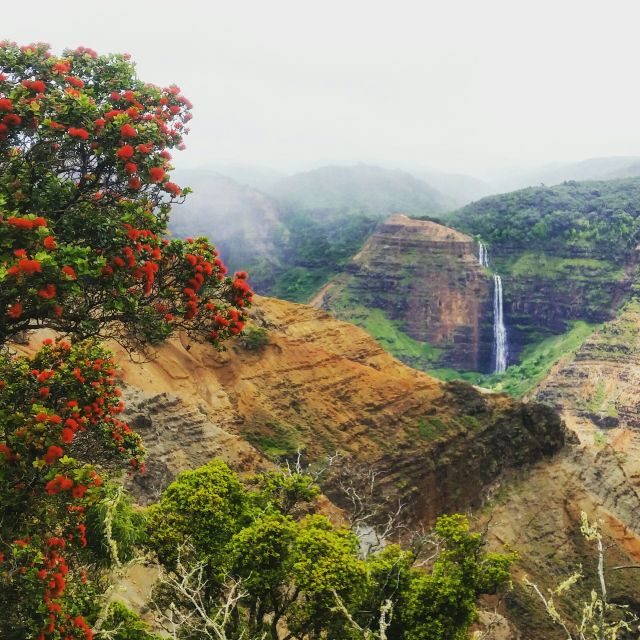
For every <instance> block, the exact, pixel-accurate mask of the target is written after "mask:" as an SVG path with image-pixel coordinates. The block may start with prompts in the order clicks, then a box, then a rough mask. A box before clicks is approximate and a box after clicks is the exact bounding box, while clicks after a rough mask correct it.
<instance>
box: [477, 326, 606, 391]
mask: <svg viewBox="0 0 640 640" xmlns="http://www.w3.org/2000/svg"><path fill="white" fill-rule="evenodd" d="M596 328H597V327H596V326H594V325H592V324H588V323H586V322H582V321H580V320H577V321H575V322H572V323H571V328H570V329H569V330H568V331H567V332H566V333H563V334H561V335H558V336H551V337H549V338H546V339H544V340H542V341H541V342H539V343H538V344H536V345H532V346H529V347H527V348H526V349H525V350H524V351H523V352H522V355H521V360H520V364H518V365H514V366H512V367H509V368H508V369H507V370H506V371H505V373H503V374H495V375H491V376H488V377H486V378H485V384H486V386H488V387H490V388H492V389H495V390H496V391H505V392H507V393H510V394H511V395H513V396H515V397H517V398H518V397H521V396H523V395H525V394H527V393H529V392H530V391H531V390H532V389H534V388H535V387H536V385H537V384H538V383H539V382H540V381H541V380H542V379H543V378H544V377H545V376H546V375H547V373H548V372H549V370H550V369H551V367H553V366H554V365H555V364H556V363H557V362H558V361H559V360H560V358H562V357H564V356H567V355H570V354H571V353H574V352H575V351H577V350H578V349H579V348H580V346H581V345H582V343H583V342H584V341H585V340H586V339H587V338H588V337H589V336H590V335H591V334H592V333H593V332H594V330H595V329H596Z"/></svg>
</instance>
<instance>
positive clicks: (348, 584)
mask: <svg viewBox="0 0 640 640" xmlns="http://www.w3.org/2000/svg"><path fill="white" fill-rule="evenodd" d="M315 495H317V488H316V487H314V485H313V483H312V482H311V480H310V479H309V478H308V477H305V476H304V475H301V474H299V473H297V472H292V471H287V472H269V473H265V474H258V475H257V476H253V477H251V478H249V479H248V480H247V481H246V482H245V483H241V482H240V481H239V480H238V478H237V477H236V476H235V474H233V473H232V472H231V471H230V470H229V469H228V467H226V466H225V465H224V464H223V463H221V462H214V463H210V464H209V465H206V466H205V467H203V468H201V469H198V470H196V471H190V472H185V473H183V474H181V475H180V476H179V477H178V478H177V479H176V481H175V482H174V483H173V484H172V485H171V486H170V487H169V488H168V489H167V491H166V492H165V494H164V495H163V498H162V500H161V501H160V503H159V504H158V505H155V506H152V507H151V508H150V509H149V511H150V514H149V520H148V522H149V544H150V546H151V548H152V549H153V550H155V551H156V552H157V553H158V554H159V557H160V559H161V560H162V561H163V564H164V565H165V568H166V571H167V574H166V578H165V580H164V581H161V583H160V584H159V585H157V586H156V588H155V590H154V593H155V596H154V599H155V604H156V609H157V610H158V611H159V612H162V611H166V607H167V605H168V604H169V603H173V606H174V610H173V613H172V614H171V615H172V616H173V618H172V620H173V623H175V620H176V619H182V620H183V621H184V624H183V625H182V626H180V627H179V631H178V634H177V637H179V638H191V637H200V636H199V635H198V634H197V633H196V635H195V636H192V635H190V634H191V633H192V632H193V629H194V628H195V627H194V626H193V625H194V623H193V620H194V618H196V617H198V618H199V619H200V620H201V621H202V624H203V625H204V627H206V628H212V626H215V628H216V629H218V630H219V629H220V626H221V625H222V626H223V627H224V628H223V630H222V632H221V633H224V635H220V634H218V635H216V636H215V637H225V638H236V637H239V636H240V634H241V633H242V632H244V633H245V634H246V637H249V638H252V637H260V636H261V634H267V635H268V637H270V638H274V639H276V640H278V639H280V638H283V637H285V636H287V637H290V638H297V639H300V640H301V639H302V638H309V639H312V638H327V637H330V638H345V639H350V638H354V639H355V638H363V637H364V638H374V637H380V636H379V635H376V633H375V632H374V631H373V629H374V628H375V627H376V626H377V625H378V624H379V621H380V620H381V619H382V618H384V625H386V629H387V631H386V636H385V637H387V638H388V639H389V640H392V639H394V640H414V639H416V640H417V639H418V638H420V639H422V638H425V637H429V638H434V639H443V640H444V639H445V638H446V639H453V638H463V637H466V632H467V629H468V627H469V625H470V624H471V622H472V621H473V620H474V619H475V614H476V605H475V602H476V599H477V597H478V595H479V594H480V593H486V592H493V591H495V589H497V588H498V587H499V586H500V585H502V584H504V582H505V581H506V580H507V578H508V575H509V567H510V564H511V562H512V560H513V558H512V556H509V555H498V554H486V553H484V552H483V551H482V546H483V540H482V537H481V535H480V534H475V533H470V532H469V525H468V523H467V521H466V519H465V518H464V517H462V516H443V517H442V518H440V519H439V520H438V522H437V524H436V532H435V535H436V536H437V539H438V540H439V544H440V545H441V551H440V553H439V554H437V556H436V558H435V560H434V561H433V563H432V566H431V567H430V570H428V571H425V570H424V569H418V568H416V567H415V566H414V564H415V561H416V556H415V554H414V553H412V552H408V551H402V550H401V549H400V547H398V546H396V545H391V546H389V547H387V548H383V549H382V550H381V551H379V552H378V553H372V554H369V555H368V556H367V557H366V558H363V557H362V556H361V554H360V551H359V549H360V544H359V540H358V538H357V536H356V535H355V534H354V533H352V532H351V531H348V530H345V529H341V528H338V527H336V526H334V525H333V524H331V523H330V522H329V520H328V519H327V518H326V517H324V516H322V515H317V514H315V515H314V514H312V513H310V512H309V510H310V508H312V505H311V503H310V502H309V501H310V500H312V499H313V498H314V497H315ZM185 545H188V547H187V548H185ZM185 562H186V564H185ZM194 577H197V580H195V581H194ZM192 583H193V586H192V587H190V586H189V585H190V584H192ZM229 585H233V589H232V590H231V591H230V590H229ZM196 594H197V595H196ZM195 602H197V603H199V604H198V608H197V610H194V606H195V604H194V603H195ZM229 608H231V609H232V611H231V612H230V611H229ZM203 610H204V611H206V612H207V615H206V616H202V615H201V613H202V611H203ZM162 615H164V614H162ZM221 620H224V621H225V622H224V624H222V623H221V622H220V621H221ZM280 623H282V624H280ZM207 625H208V626H207ZM384 625H383V626H384ZM285 628H286V630H287V631H286V632H285V631H284V629H285ZM287 634H291V635H287Z"/></svg>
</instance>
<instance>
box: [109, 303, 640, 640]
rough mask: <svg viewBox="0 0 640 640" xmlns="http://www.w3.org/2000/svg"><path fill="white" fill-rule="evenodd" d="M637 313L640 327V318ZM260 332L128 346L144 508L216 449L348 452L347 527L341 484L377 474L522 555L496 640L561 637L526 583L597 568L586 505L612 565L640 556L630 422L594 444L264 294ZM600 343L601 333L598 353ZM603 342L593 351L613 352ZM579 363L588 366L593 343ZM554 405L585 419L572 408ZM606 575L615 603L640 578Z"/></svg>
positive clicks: (491, 607) (381, 486)
mask: <svg viewBox="0 0 640 640" xmlns="http://www.w3.org/2000/svg"><path fill="white" fill-rule="evenodd" d="M630 313H631V312H630ZM633 313H635V314H637V310H636V311H634V312H633ZM628 321H629V322H633V323H635V326H636V329H637V327H638V321H639V319H638V316H637V315H635V316H633V317H632V318H628ZM252 326H253V327H256V328H257V327H260V328H262V329H264V330H266V331H267V335H268V341H267V344H265V345H264V346H262V347H260V348H259V349H248V348H246V346H243V345H242V343H241V342H237V343H235V344H232V345H230V346H229V349H228V350H227V351H222V352H217V351H215V350H213V349H212V348H210V347H207V346H205V345H200V344H197V343H191V342H190V341H188V340H187V339H186V338H184V337H181V338H179V339H175V340H172V341H170V342H169V343H167V344H165V345H163V346H161V347H160V348H159V349H158V353H157V354H156V357H155V358H154V359H152V360H150V361H147V362H135V361H132V360H130V359H127V358H126V354H124V353H120V354H118V355H120V356H121V357H120V361H121V363H122V371H121V377H122V381H123V382H124V383H125V385H126V386H125V400H126V403H127V406H128V414H127V417H128V419H129V420H130V422H131V423H132V424H133V425H134V426H135V427H136V429H137V430H138V431H140V433H141V434H142V435H143V437H144V439H145V442H146V444H147V447H148V450H149V460H148V470H147V472H146V473H145V475H144V476H141V477H139V478H137V479H135V480H133V481H131V483H130V488H131V490H132V492H133V494H134V495H135V496H136V498H137V499H138V501H139V502H140V503H142V504H147V503H150V502H152V501H154V500H155V499H157V497H158V495H159V493H160V492H161V491H162V490H163V489H164V488H165V487H166V486H167V485H168V484H169V483H170V482H171V481H172V479H173V478H174V477H175V476H176V474H177V473H179V472H180V471H181V470H184V469H187V468H195V467H197V466H199V465H201V464H204V463H205V462H207V461H208V460H209V459H211V458H212V457H222V458H223V459H224V460H225V461H227V462H228V464H230V466H231V467H232V468H234V469H235V470H237V471H239V472H240V473H242V474H246V473H252V472H254V471H256V470H260V469H268V468H272V467H273V465H275V464H278V463H279V461H281V460H283V459H286V458H288V459H291V458H294V457H295V456H296V455H297V452H298V451H299V452H300V453H301V455H302V460H303V463H304V464H306V463H307V462H318V461H320V463H321V464H322V461H323V460H326V459H327V457H328V456H334V455H335V454H336V453H339V454H340V455H339V457H338V459H337V462H335V463H334V464H335V466H334V467H333V468H330V470H329V472H328V473H327V474H326V475H325V476H323V479H322V481H321V482H322V487H323V490H324V493H325V495H326V496H327V497H326V498H324V502H323V503H322V504H323V507H322V508H323V510H325V512H327V513H329V514H333V515H332V517H334V518H336V519H337V520H338V521H340V519H341V515H340V514H341V508H345V507H347V506H348V505H347V503H346V502H345V497H344V494H342V493H341V491H340V487H339V478H340V477H341V476H343V474H344V473H345V471H348V472H354V473H356V472H357V470H358V469H360V468H362V467H363V466H364V468H366V469H375V471H376V473H377V483H376V499H377V500H378V501H379V502H380V503H381V504H384V505H387V507H388V508H389V509H392V508H394V507H396V506H397V504H398V501H400V502H401V503H403V504H404V505H405V507H404V514H403V515H404V517H405V518H406V523H407V525H408V526H411V527H416V526H424V525H428V524H430V523H432V522H433V520H434V518H435V517H436V516H437V515H439V514H440V513H443V512H454V511H462V512H467V513H469V512H471V513H473V514H474V515H473V521H474V523H475V524H474V526H476V527H477V528H479V529H481V530H483V531H485V532H486V535H487V540H488V544H489V548H491V549H494V550H503V549H504V548H505V546H506V547H507V548H511V549H513V550H515V551H517V552H518V553H519V556H520V560H519V562H518V564H517V567H516V570H515V573H514V588H513V589H512V590H511V591H510V592H509V593H508V594H507V595H506V596H505V597H504V598H503V599H500V600H496V599H495V598H488V599H486V600H485V601H484V602H483V607H484V609H485V611H484V612H483V614H482V616H481V620H482V621H484V622H485V623H486V624H485V626H484V627H482V628H484V629H485V631H486V633H487V634H488V635H486V636H485V637H487V638H495V639H496V640H498V639H499V638H521V639H524V638H527V639H531V640H542V639H543V638H544V639H555V638H561V637H562V636H561V635H558V634H557V629H556V628H554V627H553V625H551V623H550V622H549V621H548V620H547V617H546V614H545V613H544V612H543V611H542V609H541V607H540V605H539V603H538V602H537V600H536V598H535V597H534V596H533V595H532V593H531V592H530V591H528V590H527V589H526V588H525V587H524V586H523V584H522V578H523V577H524V576H525V575H527V576H528V577H529V578H530V579H532V580H534V581H536V582H537V583H538V584H540V585H541V587H543V588H551V587H553V586H555V585H556V584H557V583H559V582H560V581H561V580H562V579H564V577H566V575H568V574H569V573H570V572H571V571H572V570H573V569H575V567H576V566H577V565H579V564H582V565H583V566H584V567H585V571H587V575H591V571H592V568H593V566H594V562H595V556H594V555H593V549H592V548H591V547H589V545H586V544H585V543H584V542H583V541H582V540H581V538H580V534H579V520H580V511H581V510H584V511H586V512H588V513H589V514H590V517H592V518H594V517H595V518H598V519H599V520H600V521H601V523H602V524H601V526H602V528H603V532H604V534H605V536H606V540H607V544H608V548H607V557H608V560H607V563H608V564H607V566H608V567H610V566H620V565H626V564H634V563H638V562H640V535H639V533H638V532H639V531H640V522H638V514H640V491H638V486H639V484H640V482H639V481H640V466H639V463H638V460H639V459H640V457H639V456H638V453H639V452H640V438H639V437H638V435H639V434H638V432H637V431H634V430H633V429H632V428H631V427H632V426H633V422H632V421H631V420H629V421H626V422H625V423H624V424H621V425H618V427H617V428H616V429H614V430H613V431H611V432H610V435H609V436H608V437H607V441H606V442H601V441H599V440H597V439H596V438H594V434H595V433H596V432H597V429H596V427H595V425H594V424H593V423H588V421H585V422H584V424H583V425H582V428H581V429H578V430H577V432H576V431H573V430H569V431H566V430H565V427H564V425H563V423H562V422H561V421H560V418H559V417H558V415H557V414H556V413H554V412H553V411H552V410H551V409H549V408H547V407H546V406H545V405H543V404H539V403H537V402H536V401H535V400H533V399H531V400H530V401H528V402H525V403H521V402H517V401H514V400H513V399H511V398H510V397H508V396H506V395H504V394H495V393H487V392H484V391H482V390H479V389H476V388H474V387H471V386H470V385H467V384H465V383H460V382H453V383H444V382H441V381H438V380H436V379H434V378H432V377H430V376H429V375H427V374H424V373H422V372H419V371H415V370H413V369H411V368H409V367H407V366H405V365H404V364H402V363H400V362H399V361H397V360H395V359H394V358H392V357H391V356H390V355H389V354H388V353H386V352H385V351H384V350H383V349H382V348H381V347H380V345H379V344H377V343H376V342H375V341H374V340H373V339H372V338H371V337H370V336H368V335H367V334H366V333H365V332H364V331H362V330H360V329H359V328H357V327H355V326H353V325H351V324H349V323H345V322H341V321H339V320H336V319H334V318H333V317H331V315H329V314H328V313H327V312H325V311H322V310H317V309H314V308H312V307H309V306H305V305H298V304H293V303H288V302H284V301H281V300H274V299H269V298H258V300H257V304H256V305H255V307H254V308H253V310H252ZM614 333H615V331H614ZM594 340H597V334H595V335H594V338H593V339H592V340H591V341H590V342H588V343H586V345H585V349H587V348H588V347H587V345H588V344H592V343H594ZM625 342H626V340H625V339H622V340H621V341H620V343H621V344H622V343H625ZM114 348H115V349H116V350H117V349H118V347H117V346H116V345H114ZM594 349H595V347H591V353H592V356H591V357H592V360H593V356H594V354H596V353H598V354H599V353H601V351H602V349H600V348H598V350H597V351H596V350H594ZM585 353H586V352H585ZM609 353H610V354H613V355H612V359H611V363H610V364H609V365H606V366H607V367H613V368H618V370H619V373H620V377H621V378H622V379H625V378H626V377H628V372H627V373H625V371H624V368H625V367H624V364H622V363H621V362H619V361H618V362H616V351H615V349H614V350H610V351H609ZM617 353H619V351H618V352H617ZM575 359H576V360H577V361H583V357H582V356H581V355H580V352H578V353H576V355H575ZM571 366H574V365H572V364H571V363H570V362H567V363H564V365H559V366H558V368H557V374H556V376H555V380H556V381H557V382H556V383H555V384H554V383H553V382H552V380H553V379H554V378H553V376H552V377H550V379H549V380H548V381H547V382H546V383H545V384H544V385H542V386H541V387H540V389H539V390H537V391H536V394H537V397H539V398H540V399H543V400H546V401H549V400H550V395H549V394H550V393H551V391H550V389H552V388H557V385H558V384H560V381H562V380H563V377H564V374H562V373H561V372H562V371H563V367H564V369H566V368H567V367H571ZM603 366H605V365H603ZM578 377H580V374H578ZM567 384H568V383H567ZM630 391H631V387H629V395H625V396H624V400H625V401H629V400H630V399H631V393H630ZM561 396H562V394H561V393H560V392H558V397H561ZM603 402H604V401H603ZM620 404H621V406H620V407H619V411H621V412H624V409H623V407H622V403H620ZM556 406H557V407H558V408H560V409H562V410H563V411H564V413H563V415H564V416H565V417H566V418H567V420H568V422H569V425H570V426H572V427H574V428H575V421H574V420H573V418H572V413H571V410H570V406H569V405H567V406H566V407H562V406H560V405H558V404H556ZM576 433H577V435H576ZM145 575H146V574H142V577H141V576H138V578H137V580H138V583H139V584H138V585H137V586H136V585H135V584H132V583H131V580H132V579H133V578H131V577H129V578H128V579H127V580H129V582H127V581H126V580H125V583H126V584H128V588H129V589H130V590H131V594H130V600H133V601H135V599H136V598H138V597H140V595H139V594H138V592H137V589H140V588H141V585H140V581H141V580H142V581H143V582H144V580H145V579H146V578H145V577H144V576H145ZM608 577H609V582H610V590H611V593H612V595H613V598H618V597H623V594H630V593H640V575H638V572H633V571H629V572H624V571H612V572H611V573H610V574H609V575H608ZM136 594H137V595H136ZM625 601H627V602H628V600H625ZM630 604H632V606H634V607H636V606H638V605H639V603H635V601H631V602H630ZM567 606H569V607H570V603H569V604H568V605H567ZM496 620H498V621H499V624H497V626H496ZM493 633H495V634H496V635H491V634H493ZM500 634H502V635H500Z"/></svg>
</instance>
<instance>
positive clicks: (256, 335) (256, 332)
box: [238, 327, 269, 351]
mask: <svg viewBox="0 0 640 640" xmlns="http://www.w3.org/2000/svg"><path fill="white" fill-rule="evenodd" d="M238 342H239V343H240V345H241V346H242V347H244V348H245V349H247V350H248V351H259V350H260V349H262V348H264V347H266V346H267V345H268V344H269V332H268V331H267V330H266V329H264V328H263V327H249V328H247V329H245V331H244V333H243V334H242V336H241V337H240V339H239V340H238Z"/></svg>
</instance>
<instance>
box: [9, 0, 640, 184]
mask: <svg viewBox="0 0 640 640" xmlns="http://www.w3.org/2000/svg"><path fill="white" fill-rule="evenodd" d="M2 14H3V15H2V21H1V23H0V38H3V37H6V38H9V39H12V40H16V41H17V42H18V43H20V44H26V43H29V42H32V41H38V40H44V41H46V42H50V43H51V44H52V46H53V48H54V49H55V50H57V51H60V50H61V49H63V48H65V47H67V46H72V47H75V46H77V45H80V44H82V45H85V46H89V47H92V48H94V49H96V50H98V51H99V52H109V51H112V52H129V53H131V54H132V56H133V59H134V60H135V61H136V62H137V65H138V71H139V75H140V77H141V78H143V79H144V80H149V81H152V82H155V83H158V84H168V83H170V82H176V83H177V84H178V85H180V86H181V87H182V89H183V92H184V93H185V95H187V96H188V97H189V98H190V99H191V100H192V102H193V103H194V105H195V108H194V120H193V122H192V124H193V126H192V130H191V135H190V136H189V137H188V139H187V146H188V149H187V151H185V152H184V153H183V154H180V155H178V156H177V157H176V159H175V164H176V166H178V167H180V166H183V167H184V166H198V165H203V164H210V165H219V164H250V165H263V166H268V167H273V168H275V169H278V170H285V171H288V170H296V169H299V168H311V167H313V166H316V165H320V164H327V163H354V162H358V161H364V162H369V163H377V164H381V165H384V166H391V167H393V166H400V167H405V168H410V167H412V168H418V167H432V168H435V169H442V170H446V171H460V172H469V173H476V174H479V173H482V172H483V171H484V170H486V169H489V168H492V167H495V166H508V165H510V164H537V163H544V162H550V161H565V160H580V159H584V158H588V157H594V156H606V155H636V154H637V155H640V104H639V103H640V81H639V75H640V2H638V1H637V0H629V1H620V0H607V1H606V2H605V1H604V0H600V1H598V2H593V1H591V0H576V1H574V0H553V1H549V0H535V1H533V0H528V1H526V2H525V1H522V0H504V1H503V0H468V1H460V0H442V1H439V2H435V1H431V0H416V1H407V0H404V1H403V0H393V1H391V0H389V1H384V2H376V0H252V1H243V0H224V1H219V0H200V1H199V2H195V1H193V0H179V1H174V2H166V1H165V0H153V1H150V0H146V1H145V0H137V1H136V0H127V1H123V0H101V1H100V2H95V1H94V0H84V2H79V1H78V2H76V1H72V0H57V1H52V0H47V1H46V2H45V1H42V0H31V2H29V3H28V4H24V5H21V4H20V3H17V4H16V3H12V8H11V9H10V10H5V11H3V12H2Z"/></svg>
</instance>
